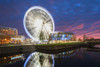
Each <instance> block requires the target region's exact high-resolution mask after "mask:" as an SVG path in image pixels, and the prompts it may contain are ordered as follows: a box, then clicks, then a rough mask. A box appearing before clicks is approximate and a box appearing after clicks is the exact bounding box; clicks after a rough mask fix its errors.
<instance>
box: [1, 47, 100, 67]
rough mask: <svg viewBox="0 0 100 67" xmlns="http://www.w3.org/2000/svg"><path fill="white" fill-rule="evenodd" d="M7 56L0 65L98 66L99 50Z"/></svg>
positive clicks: (3, 66) (17, 66) (37, 66)
mask: <svg viewBox="0 0 100 67" xmlns="http://www.w3.org/2000/svg"><path fill="white" fill-rule="evenodd" d="M97 50H98V49H97ZM9 57H10V59H9ZM9 57H2V58H3V60H2V61H0V65H1V66H0V67H100V52H98V51H88V48H79V49H75V50H70V51H65V52H62V53H58V54H45V53H40V52H33V53H31V54H18V55H12V56H9ZM7 58H8V60H9V61H7Z"/></svg>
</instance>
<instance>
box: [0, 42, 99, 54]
mask: <svg viewBox="0 0 100 67" xmlns="http://www.w3.org/2000/svg"><path fill="white" fill-rule="evenodd" d="M95 44H100V43H77V44H76V43H74V44H63V45H62V44H61V45H57V44H56V45H19V46H0V56H8V55H12V54H22V53H23V54H25V53H31V52H34V51H38V52H43V53H59V52H63V51H67V50H72V49H77V48H81V47H92V46H94V45H95Z"/></svg>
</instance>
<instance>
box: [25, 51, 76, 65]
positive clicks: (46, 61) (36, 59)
mask: <svg viewBox="0 0 100 67" xmlns="http://www.w3.org/2000/svg"><path fill="white" fill-rule="evenodd" d="M75 54H76V50H70V51H66V52H62V53H58V54H45V53H40V52H34V53H32V54H30V55H29V56H28V58H27V59H26V61H25V63H24V67H54V63H55V60H54V58H65V57H70V56H74V55H75Z"/></svg>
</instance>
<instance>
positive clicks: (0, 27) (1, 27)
mask: <svg viewBox="0 0 100 67" xmlns="http://www.w3.org/2000/svg"><path fill="white" fill-rule="evenodd" d="M0 29H11V30H17V29H16V28H11V27H3V26H0Z"/></svg>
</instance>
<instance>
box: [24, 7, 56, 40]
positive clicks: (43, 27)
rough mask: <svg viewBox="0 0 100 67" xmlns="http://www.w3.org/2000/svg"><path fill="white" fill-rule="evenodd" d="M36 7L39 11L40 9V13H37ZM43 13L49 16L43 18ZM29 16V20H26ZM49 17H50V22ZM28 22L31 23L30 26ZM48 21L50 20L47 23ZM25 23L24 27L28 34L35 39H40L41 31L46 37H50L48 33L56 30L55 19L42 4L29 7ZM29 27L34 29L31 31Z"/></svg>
mask: <svg viewBox="0 0 100 67" xmlns="http://www.w3.org/2000/svg"><path fill="white" fill-rule="evenodd" d="M36 9H38V11H40V12H39V13H40V14H38V13H37V12H38V11H36ZM34 12H36V13H34ZM41 13H43V14H44V15H45V16H47V17H49V18H46V20H44V19H43V18H41V16H42V15H41ZM33 14H38V17H37V15H36V16H35V15H33ZM45 16H44V17H45ZM27 18H28V19H29V20H26V19H27ZM33 18H34V19H33ZM49 19H50V22H49ZM47 20H48V21H47ZM26 22H28V23H29V24H30V26H26ZM46 22H48V23H46ZM23 25H24V29H25V31H26V33H27V34H28V36H29V37H30V38H32V39H33V40H34V41H39V36H40V34H41V31H42V32H43V34H44V37H48V34H50V33H52V32H54V30H55V27H54V20H53V18H52V16H51V15H50V13H49V12H48V11H47V10H46V9H44V8H42V7H40V6H33V7H31V8H29V10H28V11H27V12H26V13H25V16H24V20H23ZM52 25H53V26H52ZM32 27H33V28H32ZM27 28H30V30H32V31H29V30H28V29H27ZM34 28H35V29H34ZM30 32H31V33H30ZM33 32H34V33H33ZM47 33H48V34H47Z"/></svg>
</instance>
